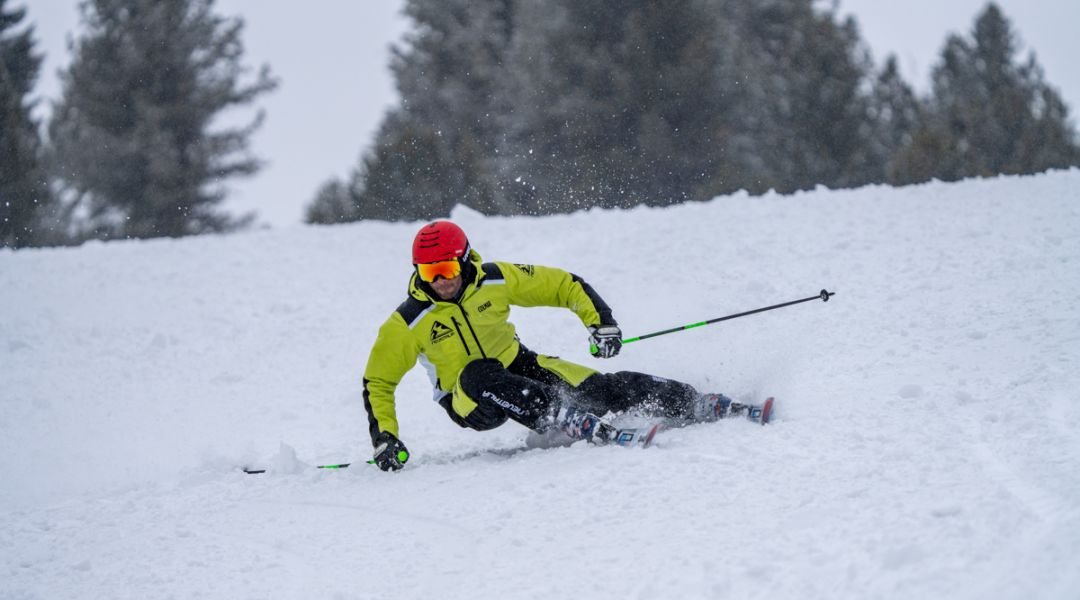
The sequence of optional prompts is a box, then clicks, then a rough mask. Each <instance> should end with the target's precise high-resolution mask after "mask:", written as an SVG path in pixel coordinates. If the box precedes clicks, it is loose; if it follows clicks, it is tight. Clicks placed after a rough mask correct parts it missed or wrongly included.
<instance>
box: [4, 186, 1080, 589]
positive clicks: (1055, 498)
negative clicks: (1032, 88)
mask: <svg viewBox="0 0 1080 600" xmlns="http://www.w3.org/2000/svg"><path fill="white" fill-rule="evenodd" d="M1078 190H1080V171H1077V170H1072V171H1067V172H1055V173H1050V174H1046V175H1040V176H1034V177H1005V178H996V179H988V180H974V181H967V182H961V183H956V184H942V183H931V184H926V185H922V186H913V187H908V188H903V189H892V188H888V187H883V186H876V187H867V188H862V189H858V190H844V191H830V190H825V189H818V190H815V191H812V192H805V193H798V194H795V195H792V196H780V195H767V196H764V197H749V196H747V195H745V194H737V195H735V196H731V197H723V198H717V199H715V200H713V201H711V202H706V203H699V204H687V205H680V206H676V207H670V208H665V209H650V208H637V209H634V210H628V211H599V210H595V211H588V212H581V213H577V214H573V215H562V216H552V217H545V218H513V219H511V218H488V217H483V216H480V215H478V214H476V213H474V212H472V211H469V210H467V209H463V208H460V207H459V208H458V209H457V210H456V211H455V213H454V215H453V217H454V218H455V220H457V222H458V223H459V224H461V225H462V226H463V227H464V228H465V230H466V231H467V232H468V233H469V235H470V238H471V240H472V241H473V244H474V246H475V247H476V248H477V250H478V251H479V252H480V253H481V255H482V256H484V258H485V259H486V260H506V261H510V262H530V263H536V264H549V265H554V266H560V267H563V268H566V269H568V270H570V271H572V272H574V273H577V274H578V275H581V276H582V277H584V278H585V279H586V280H587V281H589V282H590V283H591V284H592V285H593V286H594V287H595V288H596V289H597V290H598V291H599V292H600V293H601V294H602V295H603V296H604V298H605V299H606V300H607V301H608V302H609V303H610V304H611V305H612V306H613V308H614V310H615V315H616V317H617V318H618V319H619V321H620V323H621V325H622V327H623V330H624V333H626V334H627V335H628V336H632V335H639V334H642V333H647V332H650V331H655V330H659V329H664V328H667V327H672V326H675V325H678V324H680V323H689V322H695V321H699V320H703V319H706V318H712V317H717V316H721V315H724V314H729V313H734V312H740V311H743V310H748V309H752V308H757V307H760V306H765V305H769V304H774V303H777V302H783V301H786V300H791V299H795V298H800V297H805V296H809V295H812V294H815V293H817V291H818V290H819V289H821V288H822V287H825V288H827V289H829V290H830V291H835V292H837V295H836V296H835V297H833V298H832V299H831V300H830V301H829V302H828V303H827V304H822V303H816V302H814V303H806V304H802V305H798V306H794V307H789V308H784V309H780V310H777V311H773V312H768V313H764V314H760V315H754V316H751V317H746V318H744V319H737V320H733V321H729V322H725V323H721V324H718V325H713V326H710V327H706V328H699V329H694V330H691V331H687V332H682V333H678V334H672V335H668V336H662V337H659V338H655V339H651V340H646V341H642V342H638V343H634V344H631V345H627V346H626V347H625V348H624V350H623V353H622V354H621V355H620V356H619V357H617V358H615V359H612V360H610V361H607V362H601V361H596V360H594V359H592V358H591V357H589V356H588V353H587V342H586V341H585V332H584V329H583V328H582V327H581V326H580V324H579V323H578V322H577V320H576V318H575V317H573V315H571V314H570V313H569V312H568V311H560V310H556V309H518V308H516V309H514V312H513V315H512V319H513V320H514V322H515V323H516V324H517V325H518V331H519V333H520V335H521V336H522V339H523V340H524V342H525V343H526V344H528V345H529V347H530V348H533V349H534V350H537V351H540V352H545V353H549V354H558V355H560V356H562V357H564V358H567V359H569V360H573V361H577V362H580V363H582V364H587V365H590V366H596V367H597V368H601V369H605V370H619V369H630V370H640V371H646V372H650V373H654V374H657V375H661V376H667V377H673V378H677V379H682V380H685V381H688V382H691V383H693V384H695V385H696V386H698V387H699V388H701V389H704V390H709V391H723V392H725V393H728V394H729V395H731V396H733V397H735V398H736V399H744V400H750V399H757V400H760V399H761V398H763V397H764V396H765V395H775V396H777V398H779V403H778V408H777V420H776V421H775V422H774V423H773V424H771V425H769V426H767V427H760V426H755V425H753V424H751V423H748V422H744V421H735V420H733V421H723V422H719V423H715V424H707V425H696V426H691V427H687V428H684V429H678V430H668V431H664V432H662V433H661V434H660V435H659V436H658V437H657V441H656V443H655V446H654V447H653V448H649V449H646V450H640V449H624V448H598V447H588V446H586V445H583V444H577V445H574V446H570V447H563V448H547V449H525V448H524V444H525V438H526V435H525V434H526V432H525V430H524V429H522V428H521V427H519V426H517V425H514V424H508V425H506V426H503V427H501V428H499V429H498V430H495V431H493V432H487V433H477V432H470V431H465V430H461V429H459V428H458V427H457V426H455V425H453V424H452V423H451V422H450V421H449V420H448V419H447V418H446V416H445V413H444V412H443V411H442V409H440V408H438V407H437V406H434V405H433V404H432V403H431V401H430V392H429V387H428V383H427V379H426V376H425V375H424V374H423V373H422V369H420V368H417V369H414V370H413V371H412V372H411V373H410V374H409V375H408V376H407V377H406V378H405V380H404V381H403V382H402V385H401V387H400V388H399V394H398V410H399V420H400V422H401V433H402V439H403V440H404V442H405V443H406V444H407V445H408V446H409V448H410V450H411V451H412V452H413V456H412V459H411V461H410V463H409V465H408V467H407V468H406V469H405V470H404V471H402V472H400V473H396V474H384V473H382V472H379V471H378V470H377V469H375V468H374V467H369V466H366V465H364V464H363V463H364V461H365V460H366V459H367V458H368V457H369V454H370V445H369V444H368V440H367V431H366V429H367V423H366V418H365V416H364V412H363V407H362V401H361V399H360V375H361V373H362V371H363V367H364V363H365V361H366V360H367V352H368V350H369V348H370V345H371V343H372V341H373V339H374V335H375V333H376V330H377V328H378V325H379V324H380V323H381V322H382V321H383V320H384V319H385V318H386V316H387V315H388V314H389V313H390V311H391V310H393V308H394V307H395V306H397V304H398V303H399V302H400V301H401V299H402V298H403V297H404V286H405V284H406V281H407V276H408V268H409V266H408V248H409V245H410V243H411V239H412V236H413V234H414V233H415V230H416V228H417V227H418V224H417V223H406V224H387V223H363V224H353V225H344V226H334V227H299V226H298V227H294V228H289V229H283V230H274V231H259V232H250V233H244V234H239V235H232V236H220V237H201V238H191V239H183V240H153V241H144V242H137V241H135V242H123V243H109V244H102V243H90V244H86V245H84V246H83V247H80V248H76V249H49V250H26V251H19V252H11V251H0V289H3V290H4V293H3V294H0V315H2V317H0V382H2V383H0V481H3V485H2V486H0V598H3V599H13V600H29V599H50V600H51V599H57V598H115V599H120V598H133V599H134V598H140V599H141V598H223V599H224V598H229V599H233V598H297V599H300V598H333V599H338V600H344V599H368V598H371V599H375V598H379V599H381V598H386V597H390V596H393V597H398V598H545V599H548V598H553V597H554V598H558V597H569V596H578V595H581V594H587V595H591V596H597V597H628V598H770V599H775V598H961V599H967V598H970V599H985V598H1003V599H1012V598H1016V599H1021V598H1023V599H1025V600H1026V599H1028V598H1051V599H1058V598H1060V599H1067V598H1077V597H1078V596H1077V590H1080V558H1078V557H1080V391H1078V390H1080V385H1078V384H1080V376H1078V374H1077V373H1078V365H1080V308H1078V307H1080V202H1078V198H1080V194H1078ZM601 233H602V235H600V234H601ZM337 462H353V463H355V464H354V466H353V467H352V468H350V469H347V470H339V471H330V470H317V469H314V468H312V466H313V465H315V464H327V463H337ZM243 466H252V467H268V468H269V469H270V471H269V472H268V473H266V474H263V475H245V474H243V473H242V472H240V470H239V469H240V467H243Z"/></svg>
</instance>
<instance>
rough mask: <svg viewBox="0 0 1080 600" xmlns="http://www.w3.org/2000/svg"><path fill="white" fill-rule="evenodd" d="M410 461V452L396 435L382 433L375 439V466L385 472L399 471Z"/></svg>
mask: <svg viewBox="0 0 1080 600" xmlns="http://www.w3.org/2000/svg"><path fill="white" fill-rule="evenodd" d="M408 460H409V450H408V449H407V448H406V447H405V444H402V443H401V440H399V439H397V438H396V437H394V434H392V433H389V432H386V431H381V432H379V435H378V437H376V438H375V461H374V462H375V464H376V465H378V466H379V468H380V469H382V470H383V471H391V470H393V471H397V470H398V469H400V468H401V467H404V466H405V463H406V462H407V461H408Z"/></svg>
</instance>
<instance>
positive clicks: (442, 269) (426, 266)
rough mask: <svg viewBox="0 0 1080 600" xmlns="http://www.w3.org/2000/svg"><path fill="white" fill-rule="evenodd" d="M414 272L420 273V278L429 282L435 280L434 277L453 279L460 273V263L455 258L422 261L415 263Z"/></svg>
mask: <svg viewBox="0 0 1080 600" xmlns="http://www.w3.org/2000/svg"><path fill="white" fill-rule="evenodd" d="M416 272H417V274H419V275H420V279H423V280H424V281H426V282H428V283H431V282H432V281H435V278H436V277H440V276H441V277H443V278H445V279H453V278H455V277H457V276H458V275H461V263H459V262H458V261H457V260H444V261H442V262H437V263H422V264H419V265H416Z"/></svg>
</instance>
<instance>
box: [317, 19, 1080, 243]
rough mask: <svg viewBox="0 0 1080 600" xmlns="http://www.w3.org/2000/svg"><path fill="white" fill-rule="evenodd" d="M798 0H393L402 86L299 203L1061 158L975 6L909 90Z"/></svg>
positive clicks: (1015, 64) (1013, 58)
mask: <svg viewBox="0 0 1080 600" xmlns="http://www.w3.org/2000/svg"><path fill="white" fill-rule="evenodd" d="M815 4H816V3H815V2H813V0H765V1H762V0H685V1H680V2H664V3H660V2H652V1H648V0H620V1H618V2H616V1H613V0H597V1H594V2H578V1H577V0H547V1H544V2H527V1H523V0H409V1H408V2H407V7H406V11H407V14H408V15H409V17H411V19H412V20H413V22H414V23H415V27H414V28H413V29H412V32H411V33H410V34H409V35H408V37H407V38H406V40H405V41H404V44H403V45H402V46H400V47H398V48H397V49H396V53H395V55H394V59H393V64H392V69H393V73H394V75H395V77H396V80H397V86H398V90H399V92H400V95H401V103H400V106H398V107H397V108H396V109H394V110H393V111H391V112H390V113H389V114H387V115H386V117H385V119H384V121H383V123H382V125H381V128H380V130H379V131H378V133H377V137H376V139H375V141H374V144H373V148H372V149H371V150H370V151H369V152H367V153H366V154H365V155H364V156H363V157H362V158H361V161H360V163H359V164H358V165H357V167H356V168H355V169H354V170H353V172H352V174H351V175H350V176H349V177H348V179H347V180H345V181H342V180H330V181H328V182H327V183H326V184H325V185H324V186H323V187H322V188H321V189H320V190H319V191H318V193H317V195H316V197H315V199H314V201H313V202H312V204H311V205H310V206H309V208H308V212H307V220H308V221H309V222H315V223H333V222H340V221H353V220H358V219H386V220H398V219H409V220H412V219H429V218H435V217H442V216H446V215H447V214H449V211H450V210H451V208H452V207H453V206H454V205H456V204H459V203H460V204H465V205H468V206H470V207H472V208H474V209H476V210H479V211H480V212H483V213H486V214H498V215H540V214H549V213H553V212H569V211H574V210H578V209H583V208H588V207H594V206H599V207H631V206H635V205H639V204H646V205H652V206H662V205H668V204H675V203H679V202H685V201H689V200H707V199H709V198H712V197H714V196H716V195H718V194H725V193H730V192H734V191H737V190H748V191H749V192H751V193H755V194H756V193H762V192H765V191H768V190H777V191H779V192H791V191H794V190H800V189H807V188H812V187H814V186H816V185H825V186H828V187H831V188H844V187H853V186H859V185H864V184H869V183H890V184H894V185H905V184H911V183H919V182H924V181H927V180H929V179H934V178H936V179H941V180H946V181H951V180H956V179H961V178H964V177H972V176H990V175H996V174H999V173H1005V174H1013V173H1033V172H1041V171H1044V170H1047V169H1051V168H1063V167H1068V166H1071V165H1077V164H1080V149H1078V138H1077V134H1076V130H1075V129H1074V127H1073V125H1072V123H1071V122H1070V121H1069V115H1068V109H1067V107H1066V106H1065V104H1064V102H1063V101H1062V99H1061V97H1060V95H1059V94H1058V93H1057V91H1055V90H1054V88H1053V87H1052V86H1050V85H1049V84H1048V83H1047V82H1046V80H1045V77H1044V75H1043V71H1042V69H1041V68H1040V67H1039V65H1038V63H1037V62H1036V61H1035V58H1034V55H1030V56H1028V57H1027V58H1022V57H1021V56H1020V43H1019V40H1018V37H1017V33H1016V32H1015V30H1014V29H1013V27H1012V26H1011V24H1010V23H1009V21H1008V19H1007V18H1006V17H1005V15H1004V14H1003V13H1002V11H1001V10H1000V8H999V7H998V6H997V5H995V4H993V3H991V4H988V5H987V6H986V8H985V9H984V10H983V11H982V12H981V14H979V15H978V17H977V19H976V21H975V24H974V27H973V29H972V31H971V32H970V33H969V34H968V35H951V36H949V38H948V39H947V40H946V42H945V45H944V48H943V50H942V51H941V55H940V59H939V62H938V64H937V65H936V66H935V67H934V69H933V75H932V76H933V80H932V87H931V89H930V91H929V93H928V94H926V95H925V96H924V97H920V95H918V94H916V93H915V92H914V91H913V89H912V86H911V85H910V84H909V83H907V82H905V81H904V80H903V78H902V77H901V76H900V73H899V70H898V68H897V62H896V59H895V57H889V58H887V59H886V60H885V62H884V64H883V65H881V66H880V67H878V66H876V65H875V64H874V63H873V61H872V60H871V57H870V54H869V51H868V49H867V46H866V44H865V43H864V41H863V40H862V39H861V38H860V34H859V31H858V27H857V24H856V21H855V20H854V19H853V18H847V19H841V18H840V17H839V16H838V14H837V12H836V11H835V8H834V9H833V10H821V9H817V8H815Z"/></svg>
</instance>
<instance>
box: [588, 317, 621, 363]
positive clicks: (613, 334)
mask: <svg viewBox="0 0 1080 600" xmlns="http://www.w3.org/2000/svg"><path fill="white" fill-rule="evenodd" d="M621 348H622V330H620V329H619V326H618V325H601V326H600V327H590V328H589V352H590V353H592V355H593V356H595V357H597V358H611V357H612V356H615V355H616V354H618V353H619V349H621Z"/></svg>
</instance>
